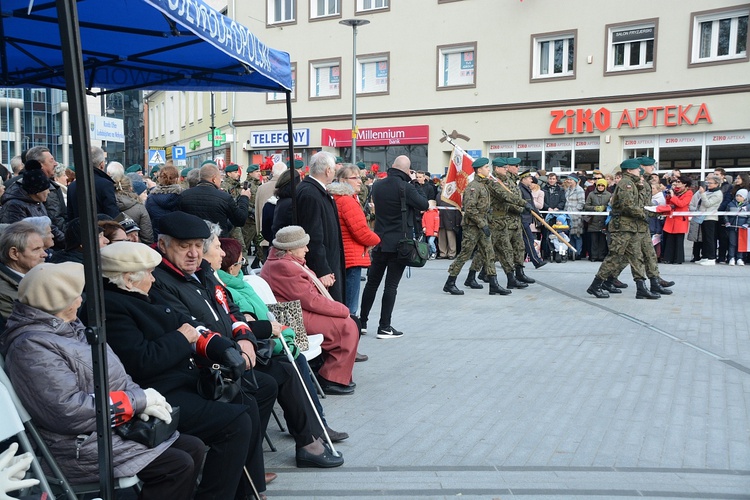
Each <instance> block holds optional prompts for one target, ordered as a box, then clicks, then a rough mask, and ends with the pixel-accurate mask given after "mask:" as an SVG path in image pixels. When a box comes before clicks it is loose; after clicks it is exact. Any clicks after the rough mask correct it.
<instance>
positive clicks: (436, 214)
mask: <svg viewBox="0 0 750 500" xmlns="http://www.w3.org/2000/svg"><path fill="white" fill-rule="evenodd" d="M422 229H423V230H424V234H425V236H437V235H438V232H439V231H440V210H438V209H437V208H431V209H430V210H427V211H426V212H425V213H424V214H423V215H422Z"/></svg>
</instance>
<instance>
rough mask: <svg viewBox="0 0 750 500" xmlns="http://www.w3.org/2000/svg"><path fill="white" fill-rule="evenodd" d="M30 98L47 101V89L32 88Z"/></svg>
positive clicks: (36, 100) (34, 100) (35, 100)
mask: <svg viewBox="0 0 750 500" xmlns="http://www.w3.org/2000/svg"><path fill="white" fill-rule="evenodd" d="M31 100H32V101H33V102H47V91H46V90H44V89H34V90H32V91H31Z"/></svg>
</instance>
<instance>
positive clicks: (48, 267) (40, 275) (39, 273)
mask: <svg viewBox="0 0 750 500" xmlns="http://www.w3.org/2000/svg"><path fill="white" fill-rule="evenodd" d="M84 284H85V278H84V275H83V265H82V264H78V263H76V262H63V263H62V264H39V265H38V266H36V267H34V268H32V269H31V271H29V272H28V273H26V276H24V277H23V279H22V280H21V282H20V283H19V284H18V300H19V301H20V302H21V303H23V304H27V305H30V306H31V307H36V308H37V309H41V310H42V311H44V312H47V313H50V314H56V313H58V312H60V311H62V310H63V309H65V308H66V307H68V306H69V305H70V304H72V303H73V301H74V300H76V299H77V298H78V297H79V296H80V295H81V293H82V292H83V285H84Z"/></svg>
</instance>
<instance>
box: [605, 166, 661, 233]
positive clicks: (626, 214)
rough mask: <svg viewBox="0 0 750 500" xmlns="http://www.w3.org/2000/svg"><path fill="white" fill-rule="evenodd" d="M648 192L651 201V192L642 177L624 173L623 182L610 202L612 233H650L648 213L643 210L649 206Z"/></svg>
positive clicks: (619, 184)
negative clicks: (646, 198)
mask: <svg viewBox="0 0 750 500" xmlns="http://www.w3.org/2000/svg"><path fill="white" fill-rule="evenodd" d="M646 190H648V198H649V200H650V199H651V191H650V189H648V186H647V185H646V183H645V182H643V180H642V179H641V178H640V176H635V175H633V174H631V173H630V172H628V171H625V172H623V174H622V180H621V181H620V182H618V183H617V187H615V192H614V193H613V194H612V199H611V200H610V204H611V205H612V220H611V221H610V223H609V230H610V231H613V232H618V231H628V232H636V233H640V232H644V231H648V222H647V217H646V211H645V210H644V209H643V207H644V206H645V205H646V204H648V203H646V202H645V198H644V197H645V192H646Z"/></svg>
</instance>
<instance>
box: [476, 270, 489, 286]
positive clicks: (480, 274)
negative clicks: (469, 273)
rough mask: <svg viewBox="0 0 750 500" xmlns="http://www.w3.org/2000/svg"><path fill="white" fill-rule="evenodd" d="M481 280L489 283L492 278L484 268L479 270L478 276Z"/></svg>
mask: <svg viewBox="0 0 750 500" xmlns="http://www.w3.org/2000/svg"><path fill="white" fill-rule="evenodd" d="M477 278H478V279H479V281H484V282H485V283H489V282H490V279H489V278H488V277H487V273H486V272H484V268H482V270H481V271H479V276H477Z"/></svg>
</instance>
